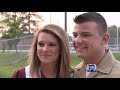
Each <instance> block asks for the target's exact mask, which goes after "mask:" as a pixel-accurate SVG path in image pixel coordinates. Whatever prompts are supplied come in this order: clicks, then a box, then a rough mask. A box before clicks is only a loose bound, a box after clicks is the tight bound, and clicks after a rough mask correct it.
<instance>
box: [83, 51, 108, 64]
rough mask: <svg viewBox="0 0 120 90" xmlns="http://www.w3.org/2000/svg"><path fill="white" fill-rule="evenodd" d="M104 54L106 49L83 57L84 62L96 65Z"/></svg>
mask: <svg viewBox="0 0 120 90" xmlns="http://www.w3.org/2000/svg"><path fill="white" fill-rule="evenodd" d="M105 55H106V51H103V52H101V53H99V54H98V55H94V56H93V57H89V58H86V59H84V61H85V64H96V65H97V64H99V63H100V62H101V61H102V60H103V58H104V56H105Z"/></svg>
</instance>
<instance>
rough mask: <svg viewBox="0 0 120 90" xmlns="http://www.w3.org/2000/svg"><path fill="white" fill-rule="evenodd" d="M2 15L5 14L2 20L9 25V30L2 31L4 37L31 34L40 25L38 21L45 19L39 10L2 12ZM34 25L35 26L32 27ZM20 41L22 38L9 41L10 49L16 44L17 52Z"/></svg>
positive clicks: (9, 37)
mask: <svg viewBox="0 0 120 90" xmlns="http://www.w3.org/2000/svg"><path fill="white" fill-rule="evenodd" d="M1 15H2V16H3V20H1V22H2V23H5V24H6V25H7V27H8V30H5V31H4V32H3V33H2V38H4V39H12V38H19V37H21V36H26V35H31V34H33V33H34V31H35V29H34V28H37V27H38V24H37V23H41V22H43V21H44V20H43V19H42V16H40V15H39V14H38V12H1ZM35 17H36V18H37V19H36V20H35ZM32 25H33V26H34V27H31V26H32ZM18 42H20V39H15V40H14V41H8V42H7V43H8V45H9V49H10V48H12V46H15V48H16V52H17V44H18Z"/></svg>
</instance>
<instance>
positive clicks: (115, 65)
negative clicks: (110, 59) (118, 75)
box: [113, 60, 120, 71]
mask: <svg viewBox="0 0 120 90" xmlns="http://www.w3.org/2000/svg"><path fill="white" fill-rule="evenodd" d="M114 62H115V63H114V67H113V69H117V70H119V71H120V62H119V61H118V60H114Z"/></svg>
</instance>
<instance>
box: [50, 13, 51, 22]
mask: <svg viewBox="0 0 120 90" xmlns="http://www.w3.org/2000/svg"><path fill="white" fill-rule="evenodd" d="M50 24H51V12H50Z"/></svg>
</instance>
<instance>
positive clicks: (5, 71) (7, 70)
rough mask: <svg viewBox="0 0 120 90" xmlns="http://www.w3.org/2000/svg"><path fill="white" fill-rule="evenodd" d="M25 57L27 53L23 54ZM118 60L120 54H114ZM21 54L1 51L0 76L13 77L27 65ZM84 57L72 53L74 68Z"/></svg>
mask: <svg viewBox="0 0 120 90" xmlns="http://www.w3.org/2000/svg"><path fill="white" fill-rule="evenodd" d="M21 55H22V56H23V57H25V56H26V55H27V53H23V54H21ZM113 55H114V56H115V58H116V59H117V60H119V61H120V54H119V53H115V54H113ZM19 56H20V55H19V54H18V53H17V54H16V53H0V78H11V77H12V75H13V73H14V71H15V70H16V69H18V68H23V67H25V66H26V65H27V59H23V60H19ZM81 61H82V59H80V58H78V57H77V56H76V54H75V53H72V54H71V64H72V67H73V68H74V67H75V66H76V65H77V64H78V63H80V62H81Z"/></svg>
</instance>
